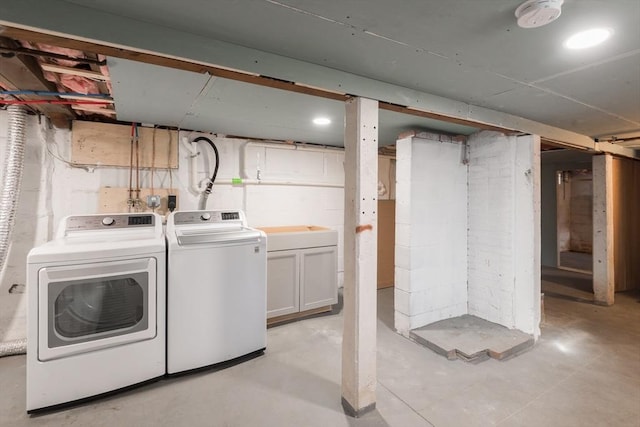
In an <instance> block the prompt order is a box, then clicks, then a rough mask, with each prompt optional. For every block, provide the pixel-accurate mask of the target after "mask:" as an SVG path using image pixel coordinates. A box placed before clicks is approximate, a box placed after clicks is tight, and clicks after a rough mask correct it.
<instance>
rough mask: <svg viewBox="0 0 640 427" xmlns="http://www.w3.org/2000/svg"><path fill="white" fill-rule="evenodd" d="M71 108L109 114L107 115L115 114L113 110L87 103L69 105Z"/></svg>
mask: <svg viewBox="0 0 640 427" xmlns="http://www.w3.org/2000/svg"><path fill="white" fill-rule="evenodd" d="M71 108H73V109H74V110H78V111H84V112H88V113H98V114H109V115H115V114H116V111H115V110H111V109H109V108H100V107H95V106H92V105H91V104H89V105H82V104H74V105H72V106H71Z"/></svg>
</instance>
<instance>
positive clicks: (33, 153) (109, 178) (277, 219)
mask: <svg viewBox="0 0 640 427" xmlns="http://www.w3.org/2000/svg"><path fill="white" fill-rule="evenodd" d="M197 135H198V134H196V133H185V132H182V133H181V138H182V137H189V138H195V137H196V136H197ZM207 136H208V137H210V138H213V140H214V142H215V143H216V145H217V147H218V150H219V152H220V156H221V167H220V170H219V173H218V180H219V181H220V183H218V184H216V185H214V187H213V192H212V194H211V195H210V196H209V200H208V208H210V209H216V208H219V209H243V210H244V211H245V212H246V214H247V219H248V222H249V224H250V225H251V226H256V227H258V226H278V225H296V224H297V225H299V224H313V225H320V226H325V227H329V228H332V229H335V230H337V231H338V235H339V246H338V283H339V285H342V281H343V274H342V273H343V243H342V242H343V234H344V233H343V228H344V226H343V224H344V215H343V209H344V189H343V188H342V187H341V186H340V185H339V184H338V185H336V184H335V182H334V183H333V185H331V186H322V185H295V177H294V179H292V180H291V181H292V185H268V184H247V185H232V184H231V181H230V180H231V178H234V177H240V176H242V170H241V167H242V166H243V165H242V164H241V163H242V161H241V159H242V155H243V152H242V149H243V147H244V146H245V144H246V143H247V140H243V139H230V138H215V137H214V136H212V135H207ZM6 138H7V114H6V112H5V111H0V161H2V160H3V156H4V149H5V147H6V143H5V141H6ZM70 139H71V132H69V131H67V130H61V129H49V128H48V126H46V121H43V122H42V124H40V123H39V121H38V118H37V117H33V116H31V117H29V120H28V128H27V153H26V160H25V173H24V181H23V188H22V192H21V195H20V205H19V212H18V215H19V221H18V222H17V224H16V227H15V229H14V233H13V239H12V240H13V243H12V248H11V253H10V256H9V262H8V265H7V268H5V269H4V271H3V272H2V273H1V274H2V276H0V341H6V340H10V339H18V338H24V337H25V334H26V328H25V326H26V301H24V294H23V293H11V294H10V293H9V288H10V287H11V286H12V285H13V284H18V285H24V284H25V268H26V256H27V254H28V252H29V250H30V249H31V248H32V247H33V246H36V245H39V244H42V243H44V242H46V241H48V240H50V239H51V238H52V237H53V236H55V232H56V230H57V228H58V225H59V223H60V220H61V219H62V218H63V217H65V216H67V215H72V214H91V213H96V212H97V210H98V192H99V189H100V187H104V186H112V187H127V186H128V177H129V171H128V169H127V168H120V169H116V168H107V167H105V168H95V169H90V170H85V169H80V168H71V167H69V166H68V165H66V164H64V163H63V162H61V161H59V160H55V159H54V158H53V157H52V156H51V155H50V154H49V153H48V151H47V148H48V149H49V150H50V151H52V152H53V153H54V154H55V155H56V156H59V157H61V158H63V159H69V154H70V153H69V151H70V147H71V144H70ZM179 150H180V151H179V169H178V170H177V171H174V173H173V174H172V180H173V186H174V187H176V188H178V191H179V206H180V209H183V210H187V209H196V208H197V206H198V197H196V196H194V195H192V194H191V193H190V192H189V189H188V185H189V158H188V152H187V150H185V149H184V147H183V146H182V145H180V147H179ZM200 151H201V152H205V151H207V149H206V148H205V147H204V146H202V147H200ZM276 151H278V150H276ZM283 153H284V151H283ZM285 154H286V155H287V156H289V157H290V156H291V155H292V154H291V151H287V152H286V153H285ZM274 156H275V158H274ZM277 156H278V155H277V154H273V153H270V158H272V159H273V160H274V161H275V162H277V163H280V166H282V163H283V161H280V160H282V159H279V158H278V157H277ZM201 157H202V158H201V159H199V164H198V170H199V174H198V177H199V178H206V177H207V176H209V175H210V172H209V170H208V167H207V166H206V165H207V163H208V164H211V162H207V161H205V159H204V157H203V156H201ZM328 157H329V158H331V159H332V162H331V164H330V165H328V166H327V168H328V169H330V172H331V174H333V175H335V174H338V175H339V176H337V177H334V178H335V179H337V181H338V182H341V183H344V172H343V169H342V163H341V162H342V160H341V159H343V158H344V154H343V152H342V151H338V150H330V155H329V156H328ZM296 159H297V160H296V162H297V167H304V164H302V163H301V162H303V161H304V160H302V161H300V159H298V158H296ZM289 160H290V159H289V158H288V159H287V161H289ZM333 175H332V176H333ZM154 177H155V178H154V181H155V187H156V188H159V187H166V188H168V187H169V183H170V177H169V174H168V173H167V172H166V171H161V170H158V171H156V173H155V175H154ZM150 179H151V175H150V172H149V171H148V170H143V171H141V186H142V187H149V186H150ZM306 179H309V177H306ZM332 179H333V178H332ZM334 181H335V180H334ZM342 185H343V184H342ZM18 289H23V288H18Z"/></svg>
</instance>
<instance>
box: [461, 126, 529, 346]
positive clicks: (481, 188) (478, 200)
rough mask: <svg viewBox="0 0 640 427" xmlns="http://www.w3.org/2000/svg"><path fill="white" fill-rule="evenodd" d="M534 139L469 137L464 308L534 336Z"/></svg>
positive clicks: (487, 135)
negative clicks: (466, 259)
mask: <svg viewBox="0 0 640 427" xmlns="http://www.w3.org/2000/svg"><path fill="white" fill-rule="evenodd" d="M539 147H540V141H539V138H538V137H535V136H523V137H515V136H505V135H502V134H499V133H495V132H480V133H478V134H475V135H472V136H471V137H470V138H469V177H468V179H469V194H468V221H469V223H468V227H469V232H468V249H467V253H468V267H467V268H468V298H469V307H468V312H469V314H472V315H475V316H478V317H480V318H483V319H486V320H489V321H491V322H495V323H498V324H501V325H503V326H506V327H508V328H516V329H519V330H522V331H523V332H526V333H530V334H533V335H534V336H536V337H537V336H538V335H539V333H540V330H539V321H540V161H539V157H540V151H539V150H540V149H539Z"/></svg>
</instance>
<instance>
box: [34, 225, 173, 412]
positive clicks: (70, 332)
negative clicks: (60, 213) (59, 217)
mask: <svg viewBox="0 0 640 427" xmlns="http://www.w3.org/2000/svg"><path fill="white" fill-rule="evenodd" d="M27 294H28V296H27V298H28V328H27V329H28V330H27V338H28V340H27V343H28V344H27V411H29V412H30V411H33V410H36V409H42V408H46V407H50V406H55V405H59V404H63V403H68V402H72V401H75V400H79V399H84V398H87V397H91V396H95V395H98V394H102V393H105V392H109V391H113V390H117V389H120V388H123V387H127V386H130V385H133V384H137V383H140V382H144V381H147V380H150V379H154V378H157V377H161V376H163V375H164V374H165V360H166V359H165V344H166V329H165V326H166V324H165V314H166V313H165V301H166V299H165V296H166V246H165V239H164V235H163V232H162V219H161V217H160V216H159V215H157V214H114V215H83V216H70V217H67V218H65V219H64V220H63V221H62V224H61V225H60V228H59V230H58V235H57V237H56V239H54V240H53V241H51V242H49V243H46V244H44V245H43V246H40V247H37V248H34V249H33V250H31V252H30V253H29V255H28V257H27Z"/></svg>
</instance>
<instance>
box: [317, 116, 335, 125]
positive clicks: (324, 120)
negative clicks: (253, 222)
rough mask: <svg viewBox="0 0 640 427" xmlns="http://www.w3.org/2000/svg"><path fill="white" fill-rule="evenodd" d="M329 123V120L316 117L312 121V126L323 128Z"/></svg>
mask: <svg viewBox="0 0 640 427" xmlns="http://www.w3.org/2000/svg"><path fill="white" fill-rule="evenodd" d="M330 123H331V119H328V118H326V117H316V118H315V119H313V124H314V125H320V126H325V125H328V124H330Z"/></svg>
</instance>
